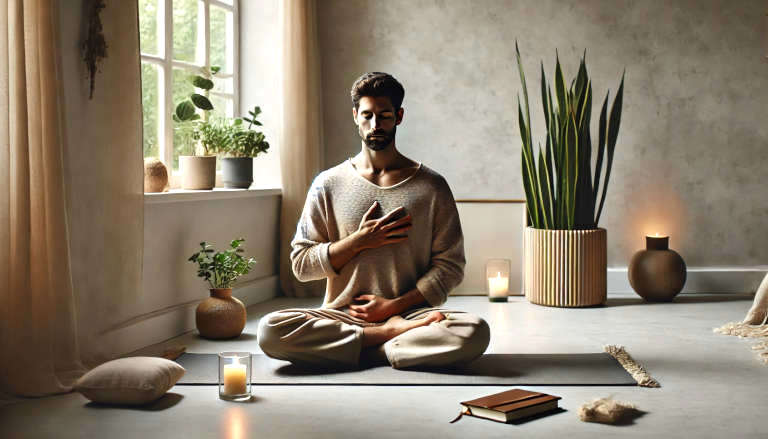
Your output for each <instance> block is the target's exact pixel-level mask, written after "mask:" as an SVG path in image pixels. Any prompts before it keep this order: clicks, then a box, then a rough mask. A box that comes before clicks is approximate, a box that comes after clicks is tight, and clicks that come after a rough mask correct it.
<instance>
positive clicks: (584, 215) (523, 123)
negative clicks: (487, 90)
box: [515, 42, 624, 230]
mask: <svg viewBox="0 0 768 439" xmlns="http://www.w3.org/2000/svg"><path fill="white" fill-rule="evenodd" d="M515 52H516V54H517V65H518V69H519V71H520V81H521V82H522V85H523V102H524V103H525V106H524V107H521V105H520V96H518V98H517V108H518V118H519V125H520V136H521V138H522V143H523V144H522V168H523V169H522V170H523V187H524V189H525V202H526V208H527V212H528V220H529V224H530V225H531V226H532V227H534V228H538V229H559V230H574V229H582V230H583V229H595V228H597V224H598V222H599V221H600V214H601V213H602V211H603V205H604V203H605V195H606V191H607V188H608V181H609V179H610V177H611V168H612V166H613V155H614V150H615V148H616V139H617V138H618V135H619V124H620V122H621V106H622V101H623V96H624V74H622V76H621V84H620V85H619V90H618V92H617V93H616V97H615V98H614V100H613V105H612V106H611V113H610V118H608V115H607V110H608V99H609V96H610V91H608V93H607V94H606V96H605V99H604V100H603V106H602V110H601V111H600V120H599V123H598V127H599V134H598V141H597V159H596V161H595V172H594V178H593V176H592V136H591V135H590V121H591V117H592V80H591V79H590V77H589V74H588V73H587V65H586V51H585V52H584V55H583V56H582V58H581V63H580V64H579V71H578V74H577V75H576V78H574V79H573V80H572V81H571V83H570V86H569V87H566V82H565V79H564V77H563V71H562V69H561V67H560V58H559V56H557V54H556V56H555V59H556V67H555V101H554V102H553V99H552V90H551V88H550V86H549V85H548V84H547V80H546V77H545V76H544V63H543V62H542V63H541V99H542V103H543V106H544V120H545V123H546V125H547V133H546V144H545V147H544V148H542V147H541V143H539V148H538V160H537V159H536V156H535V155H534V152H533V140H532V134H531V115H530V109H529V105H528V87H527V85H526V83H525V73H524V72H523V65H522V62H521V61H520V49H519V48H518V47H517V42H515ZM523 108H525V112H523ZM604 161H605V175H604V176H603V164H604V163H603V162H604ZM601 176H602V178H603V180H602V196H600V197H599V195H600V193H601V187H600V186H601ZM598 197H599V199H600V203H599V206H598V204H597V200H598ZM596 206H597V213H596V214H595V207H596Z"/></svg>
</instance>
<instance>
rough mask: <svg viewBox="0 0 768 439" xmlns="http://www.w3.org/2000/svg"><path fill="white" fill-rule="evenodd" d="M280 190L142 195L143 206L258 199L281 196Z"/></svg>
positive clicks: (173, 192) (177, 190)
mask: <svg viewBox="0 0 768 439" xmlns="http://www.w3.org/2000/svg"><path fill="white" fill-rule="evenodd" d="M282 193H283V190H282V189H280V188H250V189H226V188H218V187H217V188H214V189H213V190H211V191H190V190H184V189H171V190H170V191H168V192H158V193H148V192H145V193H144V204H160V203H178V202H187V201H206V200H227V199H232V198H259V197H271V196H274V195H281V194H282Z"/></svg>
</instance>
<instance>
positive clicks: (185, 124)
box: [172, 66, 221, 155]
mask: <svg viewBox="0 0 768 439" xmlns="http://www.w3.org/2000/svg"><path fill="white" fill-rule="evenodd" d="M220 70H221V68H220V67H218V66H211V67H210V69H208V70H206V69H201V71H200V74H197V75H190V76H189V77H188V78H187V81H189V83H190V84H192V85H193V86H194V87H195V89H196V91H195V92H193V93H192V94H190V95H189V97H188V98H187V99H185V100H183V101H181V102H179V103H178V105H176V109H175V110H174V112H173V116H172V117H173V121H174V122H176V130H177V132H179V134H180V135H181V139H182V141H183V142H184V143H192V142H195V141H197V140H201V139H202V138H203V136H204V135H205V134H203V133H201V132H200V130H203V129H205V128H206V126H207V125H208V112H209V111H213V104H212V103H211V101H210V99H208V95H209V94H210V91H211V90H212V89H213V79H212V78H213V76H214V75H216V74H217V73H218V72H219V71H220ZM201 93H202V94H201ZM198 109H200V110H202V113H203V115H202V117H201V116H200V114H198V113H197V110H198ZM200 146H201V147H202V149H203V153H204V155H208V154H210V153H213V152H215V150H211V149H209V147H210V146H211V144H210V143H208V144H206V143H202V142H201V143H200Z"/></svg>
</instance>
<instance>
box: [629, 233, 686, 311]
mask: <svg viewBox="0 0 768 439" xmlns="http://www.w3.org/2000/svg"><path fill="white" fill-rule="evenodd" d="M645 244H646V249H645V250H640V251H639V252H637V253H635V255H634V256H632V261H631V262H630V263H629V283H630V284H631V285H632V288H633V289H634V290H635V292H636V293H637V294H638V295H640V297H642V298H643V299H645V300H647V301H649V302H671V301H672V299H674V298H675V296H677V294H678V293H680V291H682V289H683V286H684V285H685V278H686V267H685V261H683V258H682V257H681V256H680V255H679V254H678V253H677V252H676V251H674V250H671V249H670V248H669V237H668V236H646V237H645Z"/></svg>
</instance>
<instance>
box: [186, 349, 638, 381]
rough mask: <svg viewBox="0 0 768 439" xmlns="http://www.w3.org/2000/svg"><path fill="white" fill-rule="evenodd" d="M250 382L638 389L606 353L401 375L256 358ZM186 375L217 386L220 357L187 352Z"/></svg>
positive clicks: (497, 357) (491, 360)
mask: <svg viewBox="0 0 768 439" xmlns="http://www.w3.org/2000/svg"><path fill="white" fill-rule="evenodd" d="M252 357H253V373H252V375H251V382H252V383H253V384H258V385H296V384H298V385H334V386H336V385H374V386H387V385H423V386H488V385H504V386H506V385H551V386H554V385H558V386H635V385H637V383H636V382H635V380H634V379H633V378H632V376H631V375H630V374H629V373H627V372H626V371H625V370H624V368H623V367H622V366H621V364H619V362H618V361H616V359H614V358H613V357H612V356H610V355H609V354H607V353H602V352H601V353H589V354H486V355H483V356H482V357H480V358H479V359H477V360H475V361H473V362H472V363H470V364H468V365H467V366H465V367H463V368H460V369H440V370H435V369H431V370H398V369H393V368H392V367H390V366H376V367H370V368H363V369H355V370H319V369H316V368H315V369H311V368H301V367H298V366H295V365H293V364H291V363H288V362H286V361H280V360H274V359H272V358H269V357H267V356H266V355H263V354H258V355H253V356H252ZM176 362H178V363H179V364H180V365H181V366H183V367H184V368H185V369H186V370H187V373H185V374H184V376H183V377H182V378H181V379H180V380H179V381H178V382H177V383H176V384H177V385H205V384H217V382H218V356H217V355H216V354H194V353H185V354H183V355H181V356H180V357H179V358H178V359H176Z"/></svg>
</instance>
